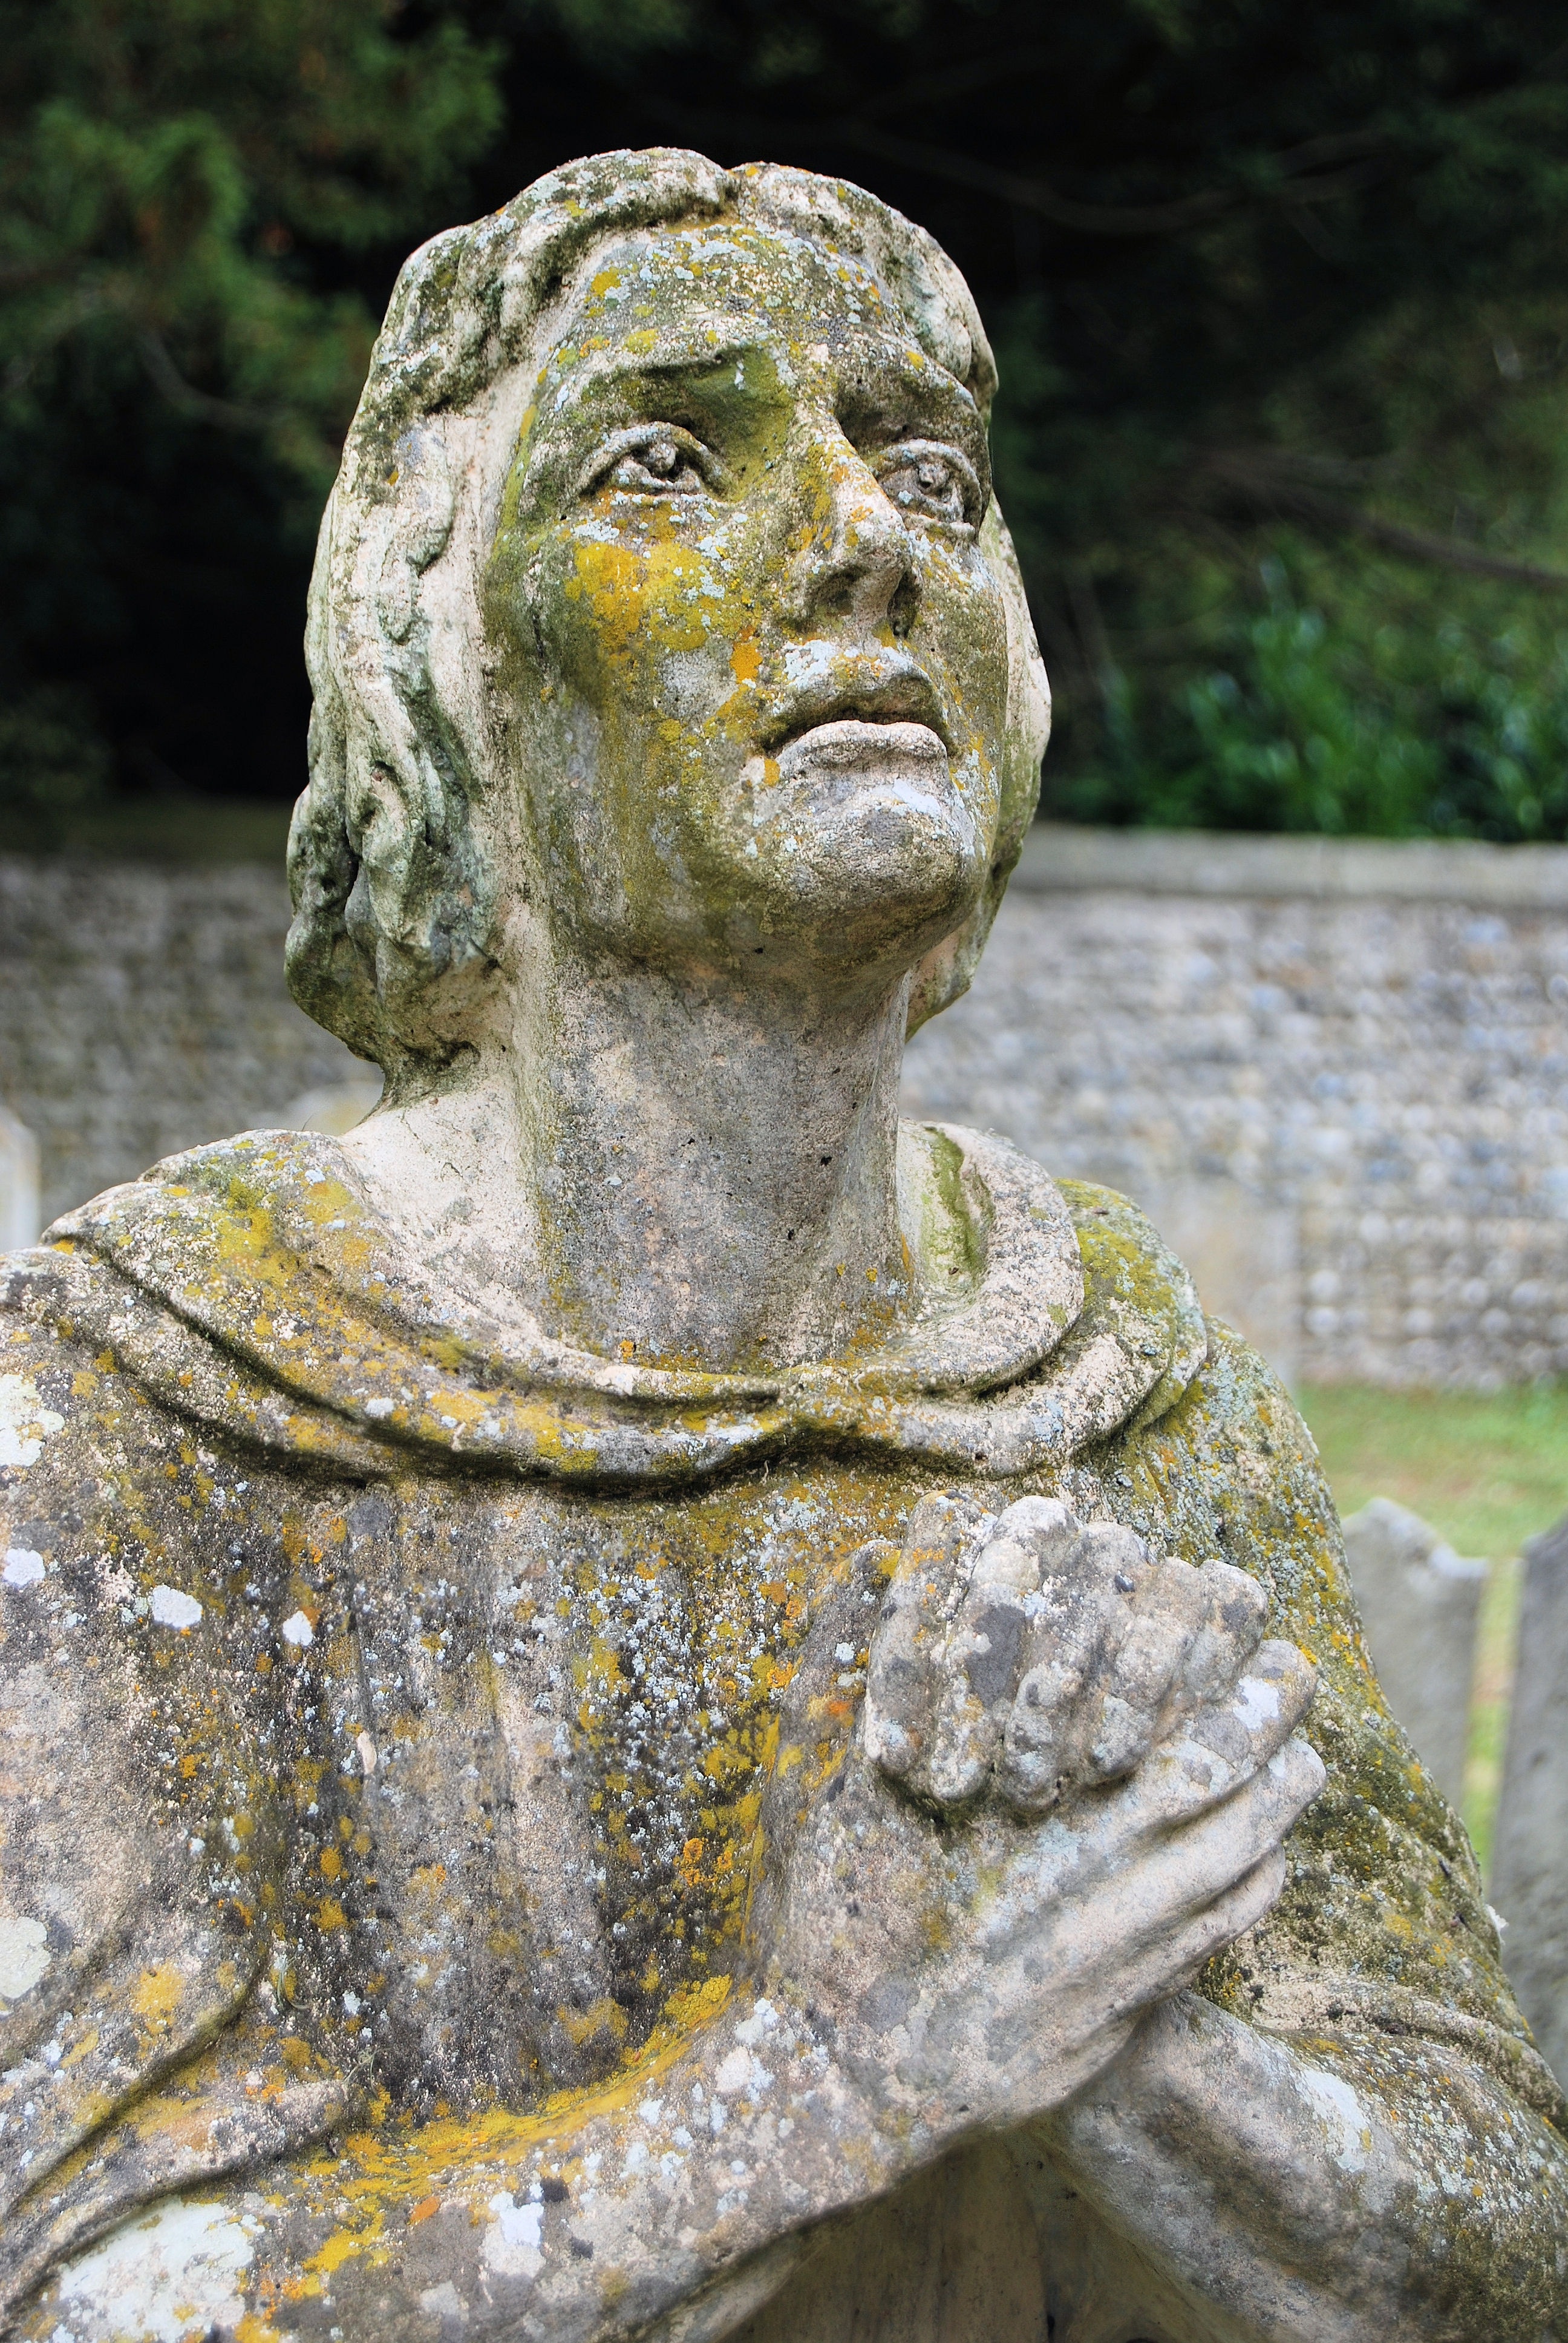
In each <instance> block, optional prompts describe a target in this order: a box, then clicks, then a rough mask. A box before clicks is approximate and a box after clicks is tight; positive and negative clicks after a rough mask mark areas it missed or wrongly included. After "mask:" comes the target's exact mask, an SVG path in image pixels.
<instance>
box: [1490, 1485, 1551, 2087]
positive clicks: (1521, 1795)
mask: <svg viewBox="0 0 1568 2343" xmlns="http://www.w3.org/2000/svg"><path fill="white" fill-rule="evenodd" d="M1492 1893H1493V1898H1494V1900H1495V1901H1496V1904H1497V1906H1498V1909H1499V1910H1500V1911H1501V1912H1502V1914H1503V1917H1504V1919H1505V1920H1506V1921H1507V1923H1508V1932H1507V1935H1506V1936H1505V1937H1504V1938H1503V1950H1504V1953H1505V1955H1506V1957H1507V1962H1508V1974H1509V1976H1510V1977H1511V1978H1512V1980H1513V1988H1514V1991H1515V1992H1516V1993H1517V1994H1518V1996H1519V1999H1520V2004H1521V2006H1522V2007H1523V2011H1524V2015H1525V2016H1526V2017H1527V2018H1528V2019H1529V2020H1530V2023H1531V2025H1532V2026H1533V2028H1534V2032H1535V2039H1536V2041H1537V2042H1538V2043H1539V2044H1540V2046H1541V2048H1542V2050H1543V2053H1544V2054H1545V2056H1546V2058H1547V2060H1548V2062H1549V2063H1550V2065H1551V2066H1553V2068H1554V2070H1555V2072H1556V2074H1557V2077H1558V2079H1559V2081H1562V2080H1563V2078H1564V2077H1568V1518H1564V1519H1563V1521H1561V1522H1559V1523H1557V1524H1556V1526H1555V1527H1554V1528H1553V1529H1549V1530H1546V1531H1544V1532H1543V1534H1542V1535H1541V1536H1540V1537H1535V1538H1532V1539H1531V1541H1530V1543H1529V1544H1528V1545H1527V1546H1526V1547H1525V1549H1524V1597H1523V1604H1522V1605H1521V1608H1520V1618H1519V1666H1518V1671H1517V1673H1516V1674H1515V1676H1514V1679H1513V1708H1512V1711H1511V1712H1510V1715H1509V1720H1508V1754H1507V1757H1506V1760H1505V1762H1504V1765H1503V1796H1502V1802H1501V1805H1499V1808H1498V1815H1497V1845H1496V1854H1495V1856H1494V1858H1493V1881H1492Z"/></svg>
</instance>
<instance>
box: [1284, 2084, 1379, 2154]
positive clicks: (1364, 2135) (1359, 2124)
mask: <svg viewBox="0 0 1568 2343" xmlns="http://www.w3.org/2000/svg"><path fill="white" fill-rule="evenodd" d="M1301 2084H1302V2090H1303V2091H1304V2092H1305V2094H1306V2096H1307V2097H1308V2098H1309V2099H1310V2100H1311V2102H1312V2109H1313V2112H1314V2113H1315V2114H1316V2115H1317V2116H1318V2117H1319V2118H1320V2120H1321V2121H1322V2125H1323V2127H1324V2129H1325V2130H1326V2131H1327V2132H1328V2135H1329V2140H1330V2148H1329V2153H1330V2154H1331V2155H1332V2157H1333V2160H1334V2162H1335V2163H1336V2164H1337V2165H1338V2166H1339V2168H1340V2170H1341V2171H1342V2172H1364V2171H1365V2170H1366V2167H1367V2158H1368V2157H1369V2156H1370V2155H1371V2154H1372V2125H1371V2123H1370V2121H1369V2120H1368V2117H1367V2112H1366V2109H1365V2108H1364V2107H1362V2103H1361V2101H1360V2099H1359V2098H1357V2097H1356V2095H1355V2093H1354V2091H1353V2090H1352V2088H1351V2086H1350V2085H1349V2084H1348V2083H1346V2082H1343V2081H1342V2080H1341V2078H1340V2077H1339V2076H1338V2075H1328V2074H1325V2073H1324V2072H1323V2070H1322V2067H1321V2066H1303V2067H1302V2069H1301Z"/></svg>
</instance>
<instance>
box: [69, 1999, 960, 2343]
mask: <svg viewBox="0 0 1568 2343" xmlns="http://www.w3.org/2000/svg"><path fill="white" fill-rule="evenodd" d="M456 2129H457V2127H455V2126H454V2125H453V2124H451V2123H450V2122H445V2123H437V2124H436V2125H434V2126H432V2127H429V2128H428V2130H427V2131H424V2132H411V2133H408V2134H406V2135H404V2136H403V2137H402V2139H401V2140H400V2141H398V2142H397V2144H396V2145H391V2146H389V2144H388V2142H387V2139H386V2138H385V2137H384V2136H382V2135H367V2136H366V2137H365V2138H364V2139H363V2140H356V2139H353V2138H350V2139H349V2140H348V2141H347V2142H346V2143H345V2145H344V2148H343V2150H342V2152H341V2153H340V2154H338V2155H336V2156H334V2157H332V2158H330V2159H328V2158H327V2157H316V2158H302V2159H300V2160H299V2161H298V2162H297V2163H295V2164H293V2165H289V2166H285V2167H279V2168H277V2169H276V2171H275V2173H274V2174H273V2175H272V2176H269V2178H268V2181H267V2183H266V2184H265V2185H264V2186H263V2187H261V2188H260V2189H259V2190H257V2189H254V2188H253V2189H252V2191H251V2192H250V2193H249V2194H247V2195H246V2198H245V2203H246V2207H247V2211H246V2225H247V2228H248V2230H249V2231H250V2233H251V2234H252V2236H253V2237H256V2238H257V2244H256V2250H255V2256H254V2262H253V2265H252V2266H253V2267H254V2268H256V2270H258V2271H265V2272H266V2273H267V2274H268V2275H269V2278H270V2279H271V2280H276V2278H277V2277H278V2274H279V2273H280V2272H282V2273H285V2274H286V2280H287V2283H288V2284H290V2285H291V2286H293V2287H294V2288H296V2289H297V2290H298V2291H303V2292H305V2293H308V2294H311V2295H313V2296H317V2297H319V2298H321V2299H322V2301H323V2304H324V2307H327V2306H330V2307H331V2308H332V2310H333V2313H334V2316H335V2318H337V2321H338V2323H339V2324H340V2325H342V2326H343V2328H345V2329H346V2331H347V2332H348V2333H350V2334H360V2335H365V2334H369V2333H371V2332H384V2333H387V2334H397V2335H401V2334H402V2333H403V2332H404V2327H403V2326H402V2325H401V2324H400V2323H399V2322H400V2321H402V2320H405V2319H407V2320H409V2321H412V2323H413V2325H414V2326H416V2327H418V2328H419V2331H421V2332H422V2331H424V2329H423V2326H421V2325H420V2320H421V2318H423V2317H424V2315H425V2313H427V2312H428V2310H429V2308H430V2305H429V2304H428V2303H425V2304H424V2308H423V2311H422V2310H421V2303H422V2301H423V2298H424V2296H425V2295H426V2293H427V2291H428V2289H429V2288H430V2286H431V2284H432V2282H433V2278H434V2279H435V2280H436V2281H437V2295H438V2296H439V2297H440V2299H441V2300H443V2301H444V2300H445V2299H446V2297H445V2295H444V2294H442V2293H441V2288H442V2287H443V2286H445V2287H449V2288H454V2289H455V2297H454V2298H460V2299H461V2300H462V2301H463V2302H464V2304H465V2305H466V2306H467V2308H466V2309H465V2312H464V2316H465V2318H466V2320H467V2332H468V2333H469V2334H470V2335H471V2336H474V2337H476V2338H477V2337H481V2336H485V2335H489V2336H494V2337H501V2336H511V2335H513V2334H523V2333H526V2334H528V2335H529V2336H531V2337H534V2338H549V2343H610V2338H626V2337H629V2336H632V2335H642V2334H646V2333H651V2334H656V2335H658V2337H659V2338H666V2343H706V2338H709V2336H710V2335H711V2336H718V2335H719V2334H721V2333H727V2332H729V2328H730V2326H731V2325H732V2324H734V2323H735V2321H736V2320H737V2319H738V2318H741V2317H744V2316H746V2315H747V2314H748V2313H749V2311H750V2310H752V2309H755V2308H759V2307H760V2306H761V2304H762V2303H764V2302H765V2301H767V2300H768V2299H769V2297H770V2296H771V2295H772V2294H773V2292H775V2291H776V2289H777V2288H778V2287H779V2285H780V2284H782V2283H783V2281H784V2280H785V2278H787V2277H788V2275H789V2270H790V2268H792V2267H793V2264H794V2261H795V2260H796V2258H798V2255H799V2243H798V2240H799V2237H800V2236H801V2235H802V2233H803V2232H804V2231H805V2229H806V2228H808V2227H809V2226H810V2225H811V2224H812V2223H814V2222H816V2221H819V2220H820V2219H822V2218H823V2217H829V2216H831V2215H832V2214H833V2213H835V2212H839V2211H843V2210H846V2209H848V2208H849V2207H853V2206H854V2205H856V2204H858V2203H859V2202H860V2201H862V2200H863V2199H864V2198H866V2197H869V2196H871V2195H875V2194H877V2193H878V2192H879V2190H881V2189H883V2188H885V2187H889V2186H890V2185H891V2184H892V2182H894V2181H895V2180H896V2179H897V2178H898V2177H900V2173H901V2172H902V2171H904V2170H905V2169H907V2168H909V2167H910V2164H911V2162H913V2161H918V2160H920V2154H921V2147H920V2141H919V2139H918V2137H916V2136H914V2134H912V2133H906V2134H905V2136H903V2137H900V2138H898V2139H896V2140H895V2139H894V2138H893V2137H891V2135H890V2133H889V2132H887V2131H886V2130H883V2129H879V2127H878V2126H877V2124H876V2122H875V2120H874V2110H873V2109H871V2108H870V2107H869V2106H868V2104H867V2103H866V2102H865V2100H864V2099H863V2097H862V2096H861V2094H860V2093H859V2090H858V2089H857V2087H856V2085H855V2083H854V2081H853V2079H852V2078H851V2077H849V2076H848V2075H847V2074H846V2073H845V2071H844V2069H843V2067H842V2066H841V2065H840V2064H839V2063H838V2062H837V2061H836V2059H835V2058H834V2056H832V2055H830V2054H829V2052H828V2051H827V2050H825V2049H824V2048H822V2047H821V2046H819V2044H818V2043H817V2042H816V2041H815V2040H814V2039H813V2038H812V2037H811V2036H810V2034H809V2032H808V2031H806V2030H804V2029H800V2030H798V2029H797V2027H796V2026H793V2025H792V2024H791V2023H790V2022H789V2018H788V2017H786V2016H781V2015H780V2014H779V2013H777V2012H775V2011H774V2010H773V2009H772V2007H771V2006H770V2005H769V2004H768V2003H767V2002H760V2003H756V2004H750V2003H747V2004H740V2005H738V2006H734V2007H733V2008H732V2009H731V2010H729V2011H727V2012H726V2013H725V2014H724V2016H722V2017H720V2018H718V2019H716V2020H715V2021H713V2022H712V2023H711V2024H710V2025H709V2026H708V2027H706V2028H705V2030H704V2031H703V2032H702V2033H701V2034H700V2035H699V2036H697V2037H696V2038H694V2039H693V2040H692V2041H691V2042H690V2043H689V2045H688V2046H687V2047H686V2048H685V2049H684V2051H682V2052H681V2053H680V2055H679V2056H677V2057H675V2058H674V2059H668V2058H666V2059H664V2060H661V2061H660V2062H658V2064H657V2065H656V2066H648V2067H647V2068H645V2069H644V2070H643V2071H642V2072H641V2073H640V2074H639V2075H638V2074H627V2075H626V2076H624V2077H618V2078H617V2080H616V2081H615V2082H613V2083H612V2084H610V2085H608V2086H607V2087H604V2088H603V2089H601V2090H599V2091H598V2092H593V2093H586V2094H581V2095H578V2096H576V2097H570V2098H563V2099H560V2100H558V2101H556V2102H554V2103H552V2104H551V2106H550V2107H548V2110H547V2111H546V2113H545V2114H544V2115H543V2116H541V2117H527V2118H525V2117H504V2118H503V2117H494V2118H491V2119H485V2118H476V2119H475V2120H474V2121H473V2122H472V2124H471V2125H469V2126H467V2127H464V2131H465V2135H466V2136H464V2137H458V2138H457V2139H454V2132H455V2131H456ZM916 2130H917V2131H918V2127H916ZM263 2229H265V2230H266V2242H265V2245H264V2246H263V2245H261V2244H260V2243H259V2235H258V2233H259V2232H260V2231H261V2230H263ZM175 2249H176V2248H175V2247H173V2246H172V2245H171V2246H170V2247H168V2248H167V2249H166V2248H164V2247H162V2246H160V2247H159V2250H160V2251H161V2252H166V2251H173V2250H175ZM72 2283H73V2284H75V2283H77V2280H76V2279H75V2278H73V2280H72ZM246 2307H247V2308H256V2305H255V2304H247V2306H246ZM437 2307H439V2305H438V2304H437ZM45 2308H46V2309H47V2306H45ZM108 2309H112V2306H106V2312H107V2310H108ZM54 2315H55V2314H54V2312H53V2311H52V2310H47V2316H46V2317H45V2324H44V2326H43V2327H42V2328H41V2329H40V2330H39V2331H40V2332H41V2333H44V2334H47V2333H48V2332H50V2331H51V2328H50V2323H49V2322H50V2321H51V2320H52V2319H53V2318H54ZM376 2322H379V2323H378V2324H377V2323H376ZM94 2331H96V2330H94Z"/></svg>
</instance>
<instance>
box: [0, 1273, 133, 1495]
mask: <svg viewBox="0 0 1568 2343" xmlns="http://www.w3.org/2000/svg"><path fill="white" fill-rule="evenodd" d="M116 1282H117V1281H116V1279H115V1278H114V1277H113V1275H112V1274H111V1273H110V1272H108V1271H106V1269H105V1268H104V1267H103V1265H102V1264H101V1263H100V1262H95V1261H93V1260H92V1259H91V1258H90V1256H88V1255H86V1254H85V1253H81V1252H78V1251H77V1250H76V1249H75V1247H73V1246H69V1245H65V1246H55V1245H35V1246H30V1247H28V1248H27V1249H26V1250H25V1251H24V1252H11V1253H5V1254H0V1518H3V1517H4V1516H5V1514H6V1513H8V1512H9V1511H10V1510H11V1508H12V1507H13V1506H14V1505H15V1503H17V1502H19V1501H20V1499H21V1497H22V1494H23V1492H24V1490H25V1487H26V1486H27V1485H28V1483H29V1482H31V1483H32V1485H33V1486H34V1488H35V1489H36V1488H37V1486H38V1484H39V1483H40V1481H41V1480H48V1481H57V1480H58V1478H59V1476H60V1473H61V1471H62V1470H65V1471H66V1472H67V1473H68V1472H69V1471H70V1470H71V1469H73V1468H72V1466H71V1464H70V1463H69V1462H68V1460H69V1459H70V1458H72V1457H74V1456H75V1453H76V1451H77V1449H78V1446H79V1444H80V1443H81V1442H82V1440H83V1439H84V1438H89V1439H90V1436H91V1433H92V1430H93V1427H94V1424H95V1415H98V1414H101V1413H102V1410H103V1407H104V1404H105V1398H106V1388H105V1387H106V1383H109V1382H111V1381H112V1378H113V1375H114V1361H113V1358H112V1355H111V1353H109V1351H108V1349H107V1326H108V1321H109V1318H110V1316H111V1314H112V1310H113V1304H114V1293H115V1287H116ZM40 1467H42V1468H43V1469H42V1471H40ZM75 1469H77V1470H79V1471H82V1472H85V1471H86V1470H88V1466H87V1463H86V1460H85V1457H83V1458H82V1459H81V1460H80V1462H79V1463H77V1464H76V1465H75Z"/></svg>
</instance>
